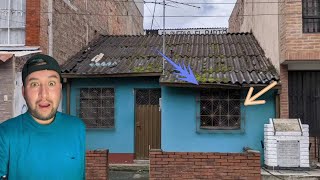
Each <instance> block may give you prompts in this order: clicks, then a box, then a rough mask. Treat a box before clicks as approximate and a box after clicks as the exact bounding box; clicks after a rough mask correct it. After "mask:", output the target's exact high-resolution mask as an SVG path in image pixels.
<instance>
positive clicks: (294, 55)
mask: <svg viewBox="0 0 320 180" xmlns="http://www.w3.org/2000/svg"><path fill="white" fill-rule="evenodd" d="M281 2H282V3H279V9H280V13H281V14H288V15H285V16H279V24H280V28H279V31H280V50H281V51H280V54H281V61H280V63H281V62H283V61H285V60H289V61H290V60H320V52H319V51H320V43H319V42H320V33H303V29H302V1H293V2H291V1H285V2H284V0H281Z"/></svg>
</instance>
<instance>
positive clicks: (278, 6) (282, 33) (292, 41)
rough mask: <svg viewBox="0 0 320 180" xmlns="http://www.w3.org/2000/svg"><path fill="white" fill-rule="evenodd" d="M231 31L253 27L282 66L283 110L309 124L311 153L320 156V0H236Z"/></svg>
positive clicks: (270, 53) (284, 113) (280, 109)
mask: <svg viewBox="0 0 320 180" xmlns="http://www.w3.org/2000/svg"><path fill="white" fill-rule="evenodd" d="M229 31H230V32H248V31H250V32H252V33H253V34H254V36H255V37H256V38H257V40H258V42H259V44H260V45H261V47H262V48H263V50H264V51H265V52H266V56H267V57H269V58H270V59H271V61H272V63H273V64H274V66H275V67H276V68H277V70H278V71H279V72H280V80H281V91H280V92H279V93H280V106H279V112H280V113H279V116H280V117H281V118H288V117H289V118H301V120H302V123H303V124H308V125H309V126H310V143H311V147H310V157H311V159H313V160H318V161H320V156H319V155H320V151H319V147H320V145H319V142H320V113H319V108H320V98H319V95H320V1H319V0H302V1H285V0H279V1H275V2H271V1H263V0H257V1H248V0H238V1H237V3H236V5H235V7H234V9H233V12H232V14H231V17H230V19H229Z"/></svg>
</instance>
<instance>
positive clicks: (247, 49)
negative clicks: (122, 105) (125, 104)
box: [62, 33, 279, 84]
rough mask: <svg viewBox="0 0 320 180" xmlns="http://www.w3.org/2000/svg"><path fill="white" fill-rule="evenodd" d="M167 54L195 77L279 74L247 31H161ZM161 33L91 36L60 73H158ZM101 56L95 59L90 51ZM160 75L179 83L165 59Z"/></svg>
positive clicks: (254, 79) (255, 79) (257, 78)
mask: <svg viewBox="0 0 320 180" xmlns="http://www.w3.org/2000/svg"><path fill="white" fill-rule="evenodd" d="M165 38H166V55H167V56H168V57H170V58H171V59H172V60H173V61H174V62H176V63H180V64H182V63H184V64H185V65H186V67H188V65H190V67H191V69H192V71H193V73H194V75H195V76H196V78H197V79H198V80H199V81H200V83H224V84H243V83H246V84H250V83H269V81H271V80H279V75H278V73H277V71H276V69H275V68H274V66H273V65H272V64H271V62H270V60H269V59H268V58H267V57H265V54H264V52H263V50H262V48H261V47H260V46H259V44H258V42H257V41H256V39H255V38H254V36H253V35H252V34H251V33H229V34H219V35H215V34H208V35H194V34H193V35H191V34H184V35H183V34H181V35H166V37H165ZM162 40H163V37H162V36H160V35H148V36H143V35H141V36H100V37H99V38H97V39H95V40H93V41H91V42H90V43H89V45H88V46H87V47H85V48H84V49H83V50H81V51H79V52H78V53H77V54H76V55H74V56H73V57H71V58H70V59H69V60H68V61H67V62H65V64H63V65H62V71H63V73H64V75H66V76H67V75H68V74H69V73H72V74H75V75H82V76H86V75H90V74H99V75H110V74H127V73H135V74H143V73H158V74H159V75H161V73H162V57H161V56H160V55H159V54H158V53H157V52H156V50H159V51H160V52H162ZM100 53H103V57H102V58H101V59H100V60H99V61H98V63H95V62H93V61H91V60H92V59H93V58H94V57H95V56H97V55H99V54H100ZM165 67H166V68H165V75H161V77H160V82H162V83H172V82H179V83H184V82H182V81H180V80H179V79H177V77H178V76H177V75H175V74H171V73H173V70H174V68H173V67H172V65H171V64H169V63H168V62H166V61H165Z"/></svg>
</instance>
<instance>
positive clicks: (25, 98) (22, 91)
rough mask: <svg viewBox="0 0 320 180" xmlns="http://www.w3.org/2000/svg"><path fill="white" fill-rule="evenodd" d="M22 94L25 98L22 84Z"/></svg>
mask: <svg viewBox="0 0 320 180" xmlns="http://www.w3.org/2000/svg"><path fill="white" fill-rule="evenodd" d="M22 96H23V98H24V99H26V98H25V96H24V86H23V85H22Z"/></svg>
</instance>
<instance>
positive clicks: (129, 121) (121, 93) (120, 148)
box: [63, 78, 275, 153]
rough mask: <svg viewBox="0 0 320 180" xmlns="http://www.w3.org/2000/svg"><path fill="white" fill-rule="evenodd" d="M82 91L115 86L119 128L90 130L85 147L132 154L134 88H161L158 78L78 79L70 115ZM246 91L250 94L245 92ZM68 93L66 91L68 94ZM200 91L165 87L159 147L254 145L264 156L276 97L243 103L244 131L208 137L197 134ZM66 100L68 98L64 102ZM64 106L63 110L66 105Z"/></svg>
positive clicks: (269, 95) (212, 148) (218, 149)
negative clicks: (266, 128) (265, 129)
mask: <svg viewBox="0 0 320 180" xmlns="http://www.w3.org/2000/svg"><path fill="white" fill-rule="evenodd" d="M82 87H114V88H115V107H116V109H115V127H114V128H112V129H87V142H86V143H87V149H88V150H94V149H109V150H110V152H111V153H134V94H133V90H134V88H159V87H160V86H159V83H158V78H112V79H108V78H103V79H102V78H100V79H74V80H73V81H72V82H71V114H72V115H76V99H77V96H78V94H79V88H82ZM243 93H246V92H243ZM64 94H65V90H64ZM198 94H199V90H198V89H190V88H175V87H165V86H162V127H161V131H162V132H161V148H162V150H164V151H171V152H172V151H176V152H242V148H243V147H250V148H252V149H255V150H259V151H260V152H262V147H261V143H260V141H261V140H263V124H265V123H268V121H269V118H272V117H275V95H274V91H269V92H268V93H266V94H265V95H263V96H262V97H261V98H259V99H265V100H266V101H267V103H266V104H264V105H256V106H248V107H245V106H243V105H242V107H241V111H242V113H243V117H244V122H243V125H244V126H243V131H242V132H239V131H236V132H232V133H230V132H229V131H225V132H219V133H207V132H199V131H197V120H196V114H197V111H199V110H200V106H199V104H198V103H197V102H196V97H197V95H198ZM63 101H64V102H66V100H65V99H64V100H63ZM63 107H65V106H63Z"/></svg>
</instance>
